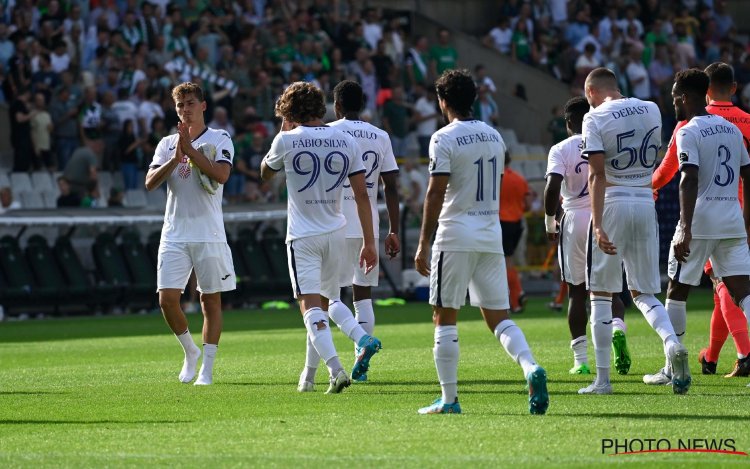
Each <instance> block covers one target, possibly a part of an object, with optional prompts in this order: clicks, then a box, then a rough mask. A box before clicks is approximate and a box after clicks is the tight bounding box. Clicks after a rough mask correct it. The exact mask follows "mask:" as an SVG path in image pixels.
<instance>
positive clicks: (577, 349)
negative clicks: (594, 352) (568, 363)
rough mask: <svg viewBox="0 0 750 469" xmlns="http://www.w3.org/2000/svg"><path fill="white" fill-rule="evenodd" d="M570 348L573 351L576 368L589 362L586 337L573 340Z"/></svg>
mask: <svg viewBox="0 0 750 469" xmlns="http://www.w3.org/2000/svg"><path fill="white" fill-rule="evenodd" d="M570 348H571V350H573V363H574V366H578V365H581V364H583V363H588V362H589V357H588V352H587V350H586V349H587V348H588V339H586V336H585V335H582V336H581V337H576V338H575V339H573V340H571V341H570Z"/></svg>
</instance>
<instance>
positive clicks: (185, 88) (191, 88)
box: [172, 81, 204, 102]
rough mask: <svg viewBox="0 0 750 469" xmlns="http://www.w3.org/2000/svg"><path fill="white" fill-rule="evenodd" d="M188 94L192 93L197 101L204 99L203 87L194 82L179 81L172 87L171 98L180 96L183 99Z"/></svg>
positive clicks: (174, 98)
mask: <svg viewBox="0 0 750 469" xmlns="http://www.w3.org/2000/svg"><path fill="white" fill-rule="evenodd" d="M188 95H193V96H194V97H195V99H197V100H198V101H199V102H203V101H204V98H203V89H201V87H200V86H198V85H196V84H195V83H190V82H189V81H186V82H185V83H180V84H179V85H177V86H175V87H174V88H173V89H172V99H173V100H175V101H177V100H178V99H180V98H183V99H184V98H185V97H186V96H188Z"/></svg>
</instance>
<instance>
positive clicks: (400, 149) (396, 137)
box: [382, 86, 412, 158]
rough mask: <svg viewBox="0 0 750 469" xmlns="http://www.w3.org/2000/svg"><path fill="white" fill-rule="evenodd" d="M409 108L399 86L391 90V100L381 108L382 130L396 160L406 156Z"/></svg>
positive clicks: (410, 111)
mask: <svg viewBox="0 0 750 469" xmlns="http://www.w3.org/2000/svg"><path fill="white" fill-rule="evenodd" d="M411 113H412V110H411V107H410V106H409V104H408V103H407V102H406V101H404V89H403V88H402V87H400V86H396V87H394V88H393V93H392V95H391V99H389V100H388V101H386V103H385V106H383V117H382V119H383V128H384V129H385V131H386V132H388V135H389V136H390V137H391V145H393V155H394V156H395V157H396V158H402V157H405V156H407V148H406V145H407V140H406V137H407V136H408V134H409V123H410V118H411Z"/></svg>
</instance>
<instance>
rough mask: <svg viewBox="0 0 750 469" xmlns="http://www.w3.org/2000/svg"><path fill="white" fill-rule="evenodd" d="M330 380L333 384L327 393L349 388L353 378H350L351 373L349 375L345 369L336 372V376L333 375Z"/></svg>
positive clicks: (335, 392)
mask: <svg viewBox="0 0 750 469" xmlns="http://www.w3.org/2000/svg"><path fill="white" fill-rule="evenodd" d="M330 381H331V385H330V386H328V391H326V394H338V393H340V392H341V391H343V390H344V388H348V387H349V386H351V384H352V380H350V379H349V375H347V374H346V371H344V370H341V371H339V372H338V373H336V376H335V377H334V376H331V378H330Z"/></svg>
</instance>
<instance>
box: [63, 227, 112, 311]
mask: <svg viewBox="0 0 750 469" xmlns="http://www.w3.org/2000/svg"><path fill="white" fill-rule="evenodd" d="M52 252H53V255H54V256H55V260H57V264H58V265H59V266H60V270H61V271H62V274H63V278H64V279H65V284H66V285H67V286H68V288H70V289H71V290H78V289H84V290H87V291H88V301H89V302H91V303H94V304H101V305H103V306H108V305H114V304H116V302H117V301H119V298H118V296H117V294H118V291H119V289H118V287H115V286H113V285H107V284H104V283H102V284H95V283H94V282H93V281H92V279H91V275H90V274H89V273H88V272H87V271H86V269H84V268H83V264H81V260H80V258H79V257H78V253H77V252H76V251H75V249H74V248H73V244H72V243H71V242H70V238H68V237H67V236H61V237H59V238H57V240H55V246H54V248H53V251H52Z"/></svg>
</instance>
